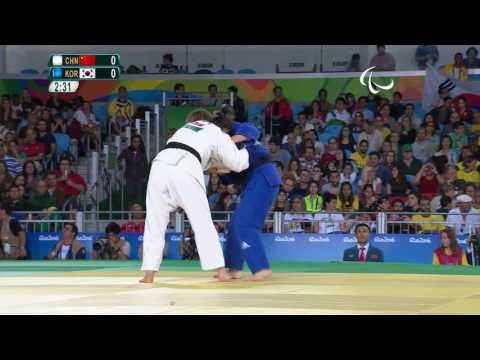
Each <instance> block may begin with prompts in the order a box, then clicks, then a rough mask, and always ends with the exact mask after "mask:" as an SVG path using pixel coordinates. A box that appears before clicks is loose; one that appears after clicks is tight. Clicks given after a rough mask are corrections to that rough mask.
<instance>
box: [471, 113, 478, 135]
mask: <svg viewBox="0 0 480 360" xmlns="http://www.w3.org/2000/svg"><path fill="white" fill-rule="evenodd" d="M472 123H473V125H472V133H473V134H474V135H475V136H478V137H480V111H476V112H474V113H473V120H472Z"/></svg>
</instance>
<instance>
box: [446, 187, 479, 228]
mask: <svg viewBox="0 0 480 360" xmlns="http://www.w3.org/2000/svg"><path fill="white" fill-rule="evenodd" d="M472 202H473V199H472V198H471V197H470V196H469V195H465V194H464V195H460V196H457V207H456V208H454V209H452V210H450V211H449V213H448V216H447V221H446V225H447V226H448V227H451V228H453V229H454V230H455V233H456V234H457V236H458V235H468V234H475V233H476V232H477V230H478V229H480V213H479V212H478V210H476V209H475V208H473V207H472Z"/></svg>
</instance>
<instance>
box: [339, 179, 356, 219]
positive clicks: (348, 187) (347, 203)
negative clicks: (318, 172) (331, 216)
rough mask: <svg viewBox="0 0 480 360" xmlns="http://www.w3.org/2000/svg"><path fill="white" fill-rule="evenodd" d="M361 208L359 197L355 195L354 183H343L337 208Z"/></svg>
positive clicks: (344, 209)
mask: <svg viewBox="0 0 480 360" xmlns="http://www.w3.org/2000/svg"><path fill="white" fill-rule="evenodd" d="M359 208H360V205H359V202H358V197H357V196H355V195H353V188H352V184H351V183H349V182H344V183H342V185H341V186H340V193H339V194H338V197H337V210H339V211H342V212H349V211H358V209H359Z"/></svg>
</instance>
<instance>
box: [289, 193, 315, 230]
mask: <svg viewBox="0 0 480 360" xmlns="http://www.w3.org/2000/svg"><path fill="white" fill-rule="evenodd" d="M303 204H304V201H303V198H302V197H301V196H296V197H295V198H294V199H293V201H292V207H291V210H290V212H288V213H286V214H285V217H284V219H285V222H284V224H283V232H286V233H303V232H310V231H311V227H312V220H313V218H312V215H311V214H307V213H305V209H304V208H303Z"/></svg>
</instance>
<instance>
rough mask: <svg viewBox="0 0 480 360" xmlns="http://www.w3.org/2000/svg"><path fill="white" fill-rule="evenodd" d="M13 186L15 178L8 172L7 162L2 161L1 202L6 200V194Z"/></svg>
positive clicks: (0, 172)
mask: <svg viewBox="0 0 480 360" xmlns="http://www.w3.org/2000/svg"><path fill="white" fill-rule="evenodd" d="M12 184H13V177H11V176H10V174H9V173H8V171H7V165H6V164H5V161H3V160H0V202H1V201H4V200H5V196H6V193H7V191H8V189H9V188H10V186H11V185H12Z"/></svg>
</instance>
